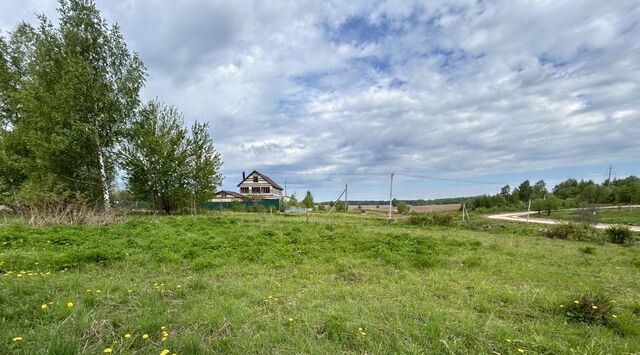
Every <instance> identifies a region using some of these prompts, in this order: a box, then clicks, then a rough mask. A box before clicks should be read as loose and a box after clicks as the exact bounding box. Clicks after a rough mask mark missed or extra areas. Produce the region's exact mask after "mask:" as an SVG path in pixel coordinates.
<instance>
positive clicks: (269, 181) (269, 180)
mask: <svg viewBox="0 0 640 355" xmlns="http://www.w3.org/2000/svg"><path fill="white" fill-rule="evenodd" d="M253 174H256V175H258V176H260V177H261V178H263V179H265V180H266V181H267V182H268V183H269V184H271V186H273V188H275V189H277V190H282V187H280V185H278V183H276V182H275V181H273V180H272V179H271V178H270V177H268V176H267V175H264V174H262V173H261V172H259V171H258V170H254V171H252V172H251V173H250V174H249V175H247V176H246V177H245V178H244V180H242V181H240V183H239V184H238V187H240V185H242V183H243V182H245V181H247V180H249V178H250V177H251V175H253Z"/></svg>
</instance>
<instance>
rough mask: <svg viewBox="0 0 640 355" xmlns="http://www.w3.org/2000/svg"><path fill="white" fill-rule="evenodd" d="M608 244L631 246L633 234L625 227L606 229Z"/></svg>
mask: <svg viewBox="0 0 640 355" xmlns="http://www.w3.org/2000/svg"><path fill="white" fill-rule="evenodd" d="M605 232H606V234H607V237H608V238H609V242H611V243H613V244H631V243H632V242H633V233H632V232H631V230H630V229H629V228H628V227H625V226H611V227H609V228H607V229H606V231H605Z"/></svg>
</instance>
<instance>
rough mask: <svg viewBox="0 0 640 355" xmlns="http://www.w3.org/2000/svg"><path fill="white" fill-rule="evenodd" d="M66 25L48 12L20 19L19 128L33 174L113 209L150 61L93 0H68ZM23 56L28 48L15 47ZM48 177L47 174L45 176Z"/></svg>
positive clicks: (22, 152)
mask: <svg viewBox="0 0 640 355" xmlns="http://www.w3.org/2000/svg"><path fill="white" fill-rule="evenodd" d="M58 12H59V15H60V21H59V26H58V27H57V28H56V27H54V25H53V24H52V23H51V22H49V21H48V20H47V19H46V18H45V17H43V16H40V18H39V19H40V24H39V26H38V28H37V29H30V28H29V27H28V26H26V25H21V26H18V28H17V29H16V31H14V32H13V34H12V41H13V42H14V45H13V46H10V51H12V50H14V49H15V51H17V52H18V51H23V52H25V53H27V54H28V55H26V56H24V57H23V61H22V62H20V61H16V62H15V63H14V68H15V72H16V73H18V74H21V75H19V78H20V82H19V84H18V93H17V94H16V95H15V105H14V107H13V108H14V109H15V114H14V115H13V118H12V122H11V124H12V130H11V135H13V136H14V138H16V139H17V140H19V142H20V143H19V144H16V146H17V147H19V149H16V150H15V151H14V153H15V154H17V155H18V156H19V157H21V158H22V159H23V160H26V161H27V162H28V163H23V164H22V165H23V166H25V167H27V168H26V169H27V170H28V171H26V175H27V179H29V180H31V181H32V182H33V183H38V182H40V181H49V182H51V184H53V186H42V188H43V189H51V188H54V187H55V188H60V187H62V188H63V189H66V190H71V191H74V192H79V193H82V194H85V195H87V196H89V197H91V198H92V199H95V200H101V201H102V202H103V206H104V208H105V209H107V210H108V209H109V208H110V183H111V181H112V179H113V176H114V172H115V162H114V153H115V150H116V148H117V146H118V144H119V143H120V142H121V139H122V138H123V135H124V131H125V128H126V127H127V126H128V125H129V124H130V122H131V121H132V119H133V117H134V113H135V110H136V108H137V107H138V105H139V96H138V95H139V91H140V89H141V87H142V85H143V83H144V77H145V68H144V65H143V64H142V61H141V60H140V59H139V57H138V56H137V55H136V54H134V53H131V52H130V51H129V50H128V48H127V46H126V44H125V41H124V38H123V36H122V34H121V32H120V29H119V27H118V26H117V25H114V26H108V25H107V23H106V21H105V20H104V19H103V18H102V17H101V15H100V12H99V11H98V10H97V8H96V6H95V3H94V2H93V1H92V0H60V7H59V9H58ZM11 54H12V55H13V57H20V54H21V53H16V52H13V53H11ZM43 177H44V178H43Z"/></svg>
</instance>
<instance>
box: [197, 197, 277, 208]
mask: <svg viewBox="0 0 640 355" xmlns="http://www.w3.org/2000/svg"><path fill="white" fill-rule="evenodd" d="M260 206H262V207H264V208H265V209H267V210H269V209H272V210H274V211H278V210H279V209H280V200H277V199H269V200H266V199H265V200H258V201H235V202H205V203H204V204H202V208H206V209H208V210H213V211H233V210H251V209H255V208H260Z"/></svg>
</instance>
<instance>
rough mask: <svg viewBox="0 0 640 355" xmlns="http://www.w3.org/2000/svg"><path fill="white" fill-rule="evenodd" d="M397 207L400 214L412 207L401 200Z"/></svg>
mask: <svg viewBox="0 0 640 355" xmlns="http://www.w3.org/2000/svg"><path fill="white" fill-rule="evenodd" d="M396 208H397V209H398V213H400V214H404V213H408V212H409V210H410V209H411V207H409V206H407V203H406V202H399V203H398V205H397V206H396Z"/></svg>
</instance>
